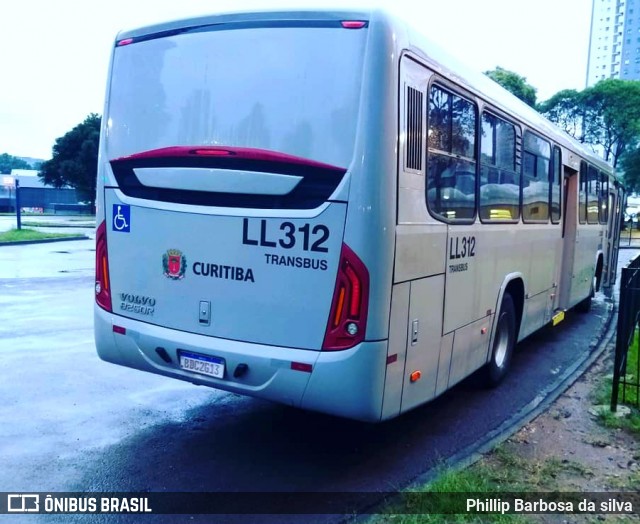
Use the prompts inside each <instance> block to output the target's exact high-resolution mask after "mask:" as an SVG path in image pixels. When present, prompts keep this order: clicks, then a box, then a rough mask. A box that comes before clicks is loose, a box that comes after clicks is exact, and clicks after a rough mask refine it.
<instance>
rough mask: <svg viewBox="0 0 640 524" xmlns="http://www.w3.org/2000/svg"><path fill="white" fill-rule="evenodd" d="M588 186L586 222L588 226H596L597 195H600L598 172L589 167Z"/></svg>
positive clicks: (597, 218) (597, 220) (597, 219)
mask: <svg viewBox="0 0 640 524" xmlns="http://www.w3.org/2000/svg"><path fill="white" fill-rule="evenodd" d="M588 173H589V176H588V186H587V222H588V223H589V224H598V223H599V221H600V220H599V217H598V214H599V212H598V207H599V205H598V204H599V201H598V197H599V193H600V173H599V172H598V170H597V169H596V168H595V167H593V166H589V169H588Z"/></svg>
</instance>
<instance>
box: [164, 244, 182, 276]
mask: <svg viewBox="0 0 640 524" xmlns="http://www.w3.org/2000/svg"><path fill="white" fill-rule="evenodd" d="M162 270H163V272H164V276H165V277H167V278H170V279H171V280H182V279H183V278H184V274H185V272H186V271H187V258H186V257H185V256H184V255H183V254H182V251H180V250H178V249H169V250H168V251H167V252H166V253H165V254H164V255H162Z"/></svg>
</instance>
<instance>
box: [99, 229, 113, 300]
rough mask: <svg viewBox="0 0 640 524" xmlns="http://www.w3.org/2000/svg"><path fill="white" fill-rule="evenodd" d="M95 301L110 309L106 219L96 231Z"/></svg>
mask: <svg viewBox="0 0 640 524" xmlns="http://www.w3.org/2000/svg"><path fill="white" fill-rule="evenodd" d="M96 302H97V303H98V305H99V306H100V307H101V308H102V309H106V310H107V311H109V312H111V311H112V310H111V288H110V285H109V259H108V256H107V222H106V221H103V222H102V224H100V226H98V229H97V231H96Z"/></svg>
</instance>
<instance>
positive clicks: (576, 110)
mask: <svg viewBox="0 0 640 524" xmlns="http://www.w3.org/2000/svg"><path fill="white" fill-rule="evenodd" d="M538 111H540V112H541V113H542V114H543V115H545V116H546V117H547V118H548V119H549V120H551V121H552V122H553V123H555V124H556V125H557V126H558V127H559V128H560V129H562V130H563V131H564V132H565V133H567V134H568V135H571V136H572V137H573V138H575V139H576V140H578V141H579V142H584V140H585V137H584V126H583V119H584V116H585V113H584V108H583V97H582V94H581V93H580V92H578V91H576V90H575V89H564V90H562V91H558V92H557V93H556V94H555V95H553V96H552V97H551V98H550V99H549V100H547V101H546V102H542V103H541V104H540V105H539V106H538Z"/></svg>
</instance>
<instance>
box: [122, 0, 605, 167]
mask: <svg viewBox="0 0 640 524" xmlns="http://www.w3.org/2000/svg"><path fill="white" fill-rule="evenodd" d="M286 20H297V21H310V22H311V21H314V20H324V21H326V20H335V21H341V20H365V21H370V22H372V26H371V27H375V26H376V25H377V24H376V23H375V22H376V21H381V22H383V23H384V22H386V24H388V25H389V27H391V28H392V30H393V32H394V34H395V35H396V37H397V39H398V40H397V45H398V48H399V50H400V51H401V50H403V49H409V50H411V51H412V52H413V53H415V54H416V55H417V56H419V57H420V58H422V59H423V60H425V62H427V64H429V65H430V66H431V67H433V68H434V70H435V71H437V72H438V73H439V74H440V75H442V76H444V77H446V78H448V79H450V80H452V81H453V82H455V83H457V84H459V85H461V86H463V87H464V88H465V89H467V90H468V91H469V92H471V93H473V94H474V95H476V96H478V97H479V98H481V99H484V100H485V101H487V102H489V103H491V104H492V105H494V106H495V107H496V108H497V109H499V110H501V111H503V112H504V113H506V114H508V115H512V116H514V117H515V115H517V119H518V120H520V121H521V122H523V123H524V124H526V125H528V126H530V127H532V128H534V129H538V130H540V131H541V132H543V133H545V134H546V135H547V137H548V138H552V139H553V140H554V141H555V142H556V143H559V144H560V145H562V146H563V147H565V148H567V149H569V150H570V151H572V152H574V153H576V154H579V155H580V156H581V157H584V158H586V159H587V160H589V162H591V163H593V164H595V165H597V166H598V167H599V168H600V169H604V170H606V171H612V167H611V165H610V164H608V163H607V162H605V161H604V160H602V159H601V158H600V157H598V156H597V155H596V154H595V153H593V152H592V151H591V150H589V149H588V148H587V147H586V146H585V145H584V144H581V143H580V142H578V141H577V140H575V139H574V138H573V137H571V136H570V135H568V134H567V133H566V132H564V131H563V130H562V129H560V128H558V127H557V126H555V125H554V124H553V123H551V122H550V121H549V120H548V119H547V118H545V117H544V116H542V115H541V114H540V113H539V112H537V111H536V110H535V109H533V108H532V107H530V106H528V105H527V104H526V103H524V102H523V101H522V100H520V99H519V98H517V97H516V96H514V95H513V94H512V93H510V92H509V91H507V90H506V89H504V88H503V87H502V86H500V85H499V84H498V83H496V82H494V81H493V80H492V79H490V78H489V77H487V76H486V75H484V74H483V73H481V72H479V71H477V70H475V69H473V68H472V67H469V66H468V65H466V64H464V63H463V62H462V61H460V60H459V59H457V58H455V57H454V56H452V55H450V54H448V53H447V52H446V51H444V50H443V49H442V48H441V47H439V46H437V45H436V44H434V43H433V42H432V41H431V40H429V39H428V38H427V37H426V36H425V35H424V33H423V32H422V31H420V30H419V29H418V28H417V27H416V26H415V25H414V24H410V23H408V22H406V21H405V20H403V19H401V18H398V17H397V16H394V15H391V14H389V13H388V12H386V11H384V10H381V9H374V10H366V9H364V10H348V9H345V10H340V9H332V10H330V9H314V10H302V9H301V10H289V11H286V10H264V11H247V12H233V13H222V14H215V15H206V16H200V17H194V18H186V19H182V20H174V21H170V22H164V23H159V24H154V25H149V26H145V27H141V28H138V29H132V30H125V31H121V32H120V33H119V34H118V36H117V39H116V41H117V42H119V41H122V40H126V39H129V38H134V39H135V38H141V37H143V38H144V37H149V36H151V35H156V34H157V35H158V36H160V35H164V34H166V35H171V34H175V33H174V32H180V30H184V29H187V28H194V29H195V28H201V27H205V26H210V25H216V24H224V23H229V22H233V23H243V22H245V23H251V22H261V21H264V22H269V21H286Z"/></svg>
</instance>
